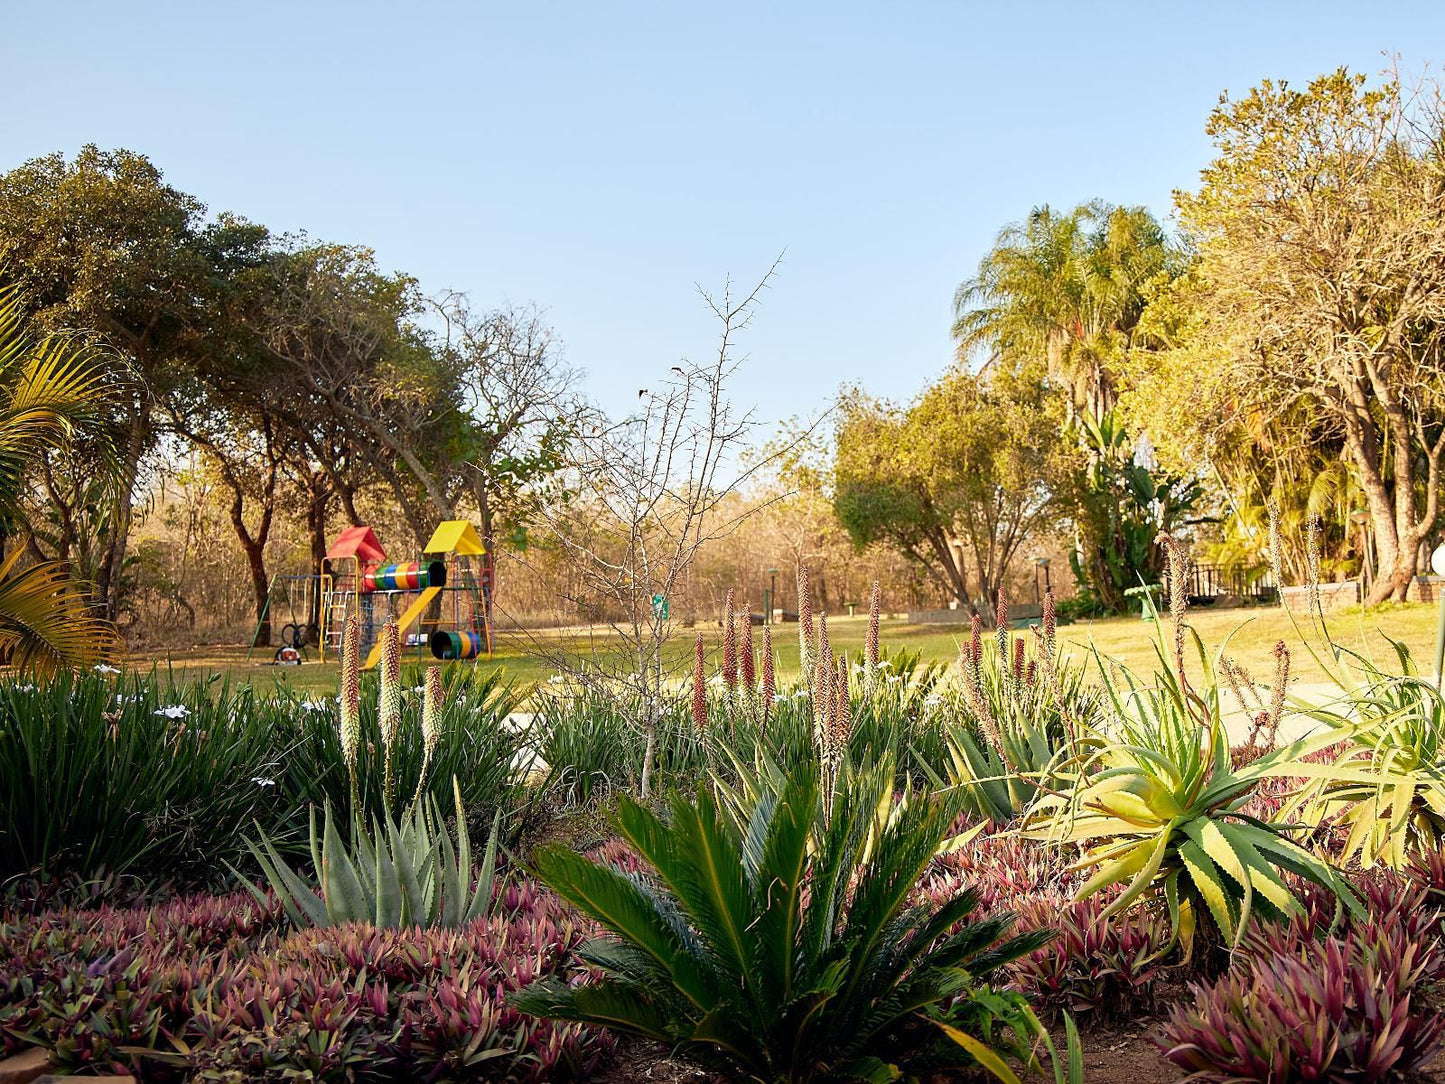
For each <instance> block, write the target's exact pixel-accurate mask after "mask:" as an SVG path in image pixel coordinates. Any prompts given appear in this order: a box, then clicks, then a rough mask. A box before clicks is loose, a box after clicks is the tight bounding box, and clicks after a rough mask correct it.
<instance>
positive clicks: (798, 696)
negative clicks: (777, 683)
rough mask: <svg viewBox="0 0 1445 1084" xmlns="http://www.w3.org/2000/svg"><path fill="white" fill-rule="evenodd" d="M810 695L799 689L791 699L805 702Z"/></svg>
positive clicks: (805, 690)
mask: <svg viewBox="0 0 1445 1084" xmlns="http://www.w3.org/2000/svg"><path fill="white" fill-rule="evenodd" d="M810 695H811V694H810V693H809V692H808V690H807V689H799V690H798V691H797V692H795V693H794V694H793V699H794V700H806V699H808V697H809V696H810Z"/></svg>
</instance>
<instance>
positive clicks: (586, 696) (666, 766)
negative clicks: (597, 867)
mask: <svg viewBox="0 0 1445 1084" xmlns="http://www.w3.org/2000/svg"><path fill="white" fill-rule="evenodd" d="M535 710H536V715H535V717H534V719H533V722H532V731H531V736H532V739H533V741H534V742H535V744H536V748H537V751H538V753H539V754H540V756H541V759H542V760H543V761H544V762H545V763H546V764H547V779H546V788H545V789H546V790H547V791H548V792H549V793H551V794H553V795H557V796H560V797H561V798H562V801H563V804H564V805H565V806H566V807H568V808H577V807H580V806H584V805H588V804H590V803H592V802H593V801H595V800H597V799H599V798H606V797H607V796H609V795H611V794H613V793H617V792H627V791H630V792H634V793H635V792H636V791H637V789H638V787H639V786H640V784H641V781H642V756H643V751H644V748H645V746H646V736H645V734H644V732H643V729H642V719H643V718H644V714H645V708H644V706H643V705H642V703H641V702H640V701H638V700H636V699H634V698H630V697H628V696H626V695H621V694H607V693H603V692H600V691H597V690H594V689H588V688H581V689H578V688H573V687H568V688H565V689H563V690H561V691H554V690H547V691H544V692H539V694H538V697H537V702H536V706H535ZM656 756H657V760H656V765H655V768H654V770H655V771H656V773H657V778H658V780H659V782H660V784H661V787H662V789H666V788H668V787H678V786H689V785H691V784H692V783H695V782H696V781H697V780H698V779H701V778H702V777H703V776H704V775H706V773H707V768H708V747H707V741H706V738H705V736H704V735H702V734H699V733H698V731H697V727H696V726H695V725H694V724H693V721H692V714H691V707H690V705H689V703H688V702H687V701H685V700H683V699H682V698H681V697H678V698H676V699H674V700H672V701H670V702H668V703H667V704H666V705H665V707H664V710H663V715H662V722H661V725H660V726H659V728H658V743H657V752H656Z"/></svg>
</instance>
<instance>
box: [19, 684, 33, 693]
mask: <svg viewBox="0 0 1445 1084" xmlns="http://www.w3.org/2000/svg"><path fill="white" fill-rule="evenodd" d="M14 688H15V691H16V692H17V693H33V692H34V691H35V686H34V685H31V684H29V683H26V684H24V685H16V686H15V687H14Z"/></svg>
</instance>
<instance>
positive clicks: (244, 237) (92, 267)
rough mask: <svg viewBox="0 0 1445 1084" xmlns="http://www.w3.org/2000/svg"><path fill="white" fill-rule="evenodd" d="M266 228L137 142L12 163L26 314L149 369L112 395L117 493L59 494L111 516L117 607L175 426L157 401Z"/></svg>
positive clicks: (10, 206)
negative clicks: (134, 146)
mask: <svg viewBox="0 0 1445 1084" xmlns="http://www.w3.org/2000/svg"><path fill="white" fill-rule="evenodd" d="M263 240H264V231H260V233H259V234H258V231H257V230H256V228H254V227H249V226H247V225H246V224H243V223H238V222H236V221H234V220H222V221H220V222H216V223H212V224H211V225H209V226H208V225H207V223H206V219H205V207H204V206H203V205H202V204H201V203H200V202H199V201H198V200H196V199H195V198H194V197H192V196H189V195H186V194H185V193H184V192H180V191H178V190H177V189H175V188H173V187H172V186H170V185H168V184H166V183H165V180H164V179H163V177H162V175H161V172H160V170H158V169H157V168H156V167H155V166H154V165H153V164H152V163H151V162H150V161H149V160H148V159H146V158H145V157H144V156H143V155H139V154H135V153H132V152H130V151H125V150H117V151H102V150H99V149H98V148H96V147H93V146H87V147H85V148H84V149H83V150H82V151H81V152H80V153H79V154H77V155H76V156H75V157H74V158H73V159H70V160H67V159H66V158H65V156H64V155H61V154H52V155H48V156H46V157H44V158H37V159H33V160H31V161H29V162H26V163H24V164H23V165H21V166H19V167H17V168H15V169H13V170H10V171H9V172H7V173H3V174H0V267H4V268H5V269H6V274H7V275H8V276H10V277H11V278H12V279H13V281H14V282H15V284H16V286H17V287H18V289H19V290H20V292H21V295H22V296H23V297H24V299H25V303H26V305H27V307H28V309H27V313H26V315H27V318H28V319H29V320H31V321H32V322H33V324H34V326H35V327H36V329H37V330H38V331H39V332H41V333H47V332H61V331H64V332H66V333H67V334H71V335H79V336H81V337H82V338H84V339H86V340H88V341H90V342H92V343H94V344H96V345H97V346H100V347H102V348H103V349H105V350H107V351H109V352H111V353H113V354H115V355H116V356H118V357H119V358H122V359H124V361H125V362H126V363H127V364H128V365H129V367H130V368H131V370H132V372H133V373H134V375H135V377H136V379H134V380H132V381H131V382H129V384H128V385H127V389H128V390H127V391H126V392H125V393H124V394H126V395H128V398H119V397H117V398H115V399H113V400H112V402H111V404H110V408H111V410H112V411H113V418H114V420H116V421H117V422H119V423H120V424H121V426H122V427H123V429H124V435H123V437H122V439H121V441H120V457H119V467H120V485H119V487H118V496H117V499H116V501H114V502H105V503H104V504H102V505H91V504H90V503H89V502H88V501H87V498H86V495H85V492H84V490H81V491H77V492H69V493H65V494H58V496H61V497H62V499H63V500H65V501H66V503H67V510H68V514H70V515H72V517H73V516H75V515H77V514H80V513H81V512H90V513H92V514H93V515H94V518H95V519H96V520H97V521H98V522H92V523H90V524H87V525H86V528H88V529H96V528H99V532H98V533H102V534H103V536H104V537H103V539H102V541H101V544H100V546H99V551H98V554H97V561H96V566H97V567H96V569H95V580H96V587H97V591H98V594H99V596H100V598H101V600H102V602H103V603H104V605H105V608H106V610H107V614H108V616H110V617H114V616H116V613H117V611H118V609H119V606H120V602H121V598H120V588H121V572H122V568H123V565H124V561H125V554H126V547H127V543H128V540H129V537H130V528H131V519H132V505H133V502H134V500H135V497H136V495H137V493H138V491H139V488H140V486H141V484H142V481H143V472H144V468H145V464H146V459H147V456H148V455H149V454H150V453H151V452H152V451H153V450H154V449H155V447H156V443H157V439H158V437H159V435H160V433H161V431H162V427H161V426H160V424H159V422H160V418H161V416H162V415H163V411H162V410H160V409H158V408H159V407H160V406H161V404H163V403H164V402H165V400H166V397H167V396H169V395H170V394H171V393H172V392H173V390H174V389H175V388H177V387H178V386H180V385H181V384H183V383H184V382H185V381H187V380H188V379H189V378H190V377H191V376H192V374H193V373H194V372H195V369H196V367H197V363H198V359H199V358H200V357H202V356H203V355H205V354H206V352H207V351H209V350H210V349H211V340H210V338H209V334H208V333H209V332H210V330H211V327H212V323H213V317H214V312H213V310H212V308H211V306H212V303H213V300H214V296H215V290H216V283H217V279H218V275H220V274H222V273H224V268H225V267H226V266H227V265H228V264H231V263H234V262H236V260H238V259H239V260H244V259H245V258H246V257H247V256H248V255H254V253H255V250H256V247H257V245H258V243H259V242H261V241H263ZM233 247H235V248H239V249H240V255H236V254H235V253H233V252H232V251H231V250H232V248H233ZM51 481H52V482H55V481H58V479H56V478H52V479H51ZM78 482H79V484H81V485H83V483H84V479H79V480H78Z"/></svg>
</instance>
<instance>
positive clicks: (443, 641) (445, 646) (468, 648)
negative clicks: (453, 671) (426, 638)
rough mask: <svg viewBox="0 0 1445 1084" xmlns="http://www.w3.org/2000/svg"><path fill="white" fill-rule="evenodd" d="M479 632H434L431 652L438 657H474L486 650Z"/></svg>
mask: <svg viewBox="0 0 1445 1084" xmlns="http://www.w3.org/2000/svg"><path fill="white" fill-rule="evenodd" d="M486 647H487V645H486V641H485V640H483V639H482V634H481V633H480V632H468V631H465V630H463V631H461V632H434V633H432V634H431V653H432V654H433V655H435V656H436V657H437V658H439V659H475V658H476V657H477V656H478V655H480V654H481V653H482V652H483V651H485V650H486Z"/></svg>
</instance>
